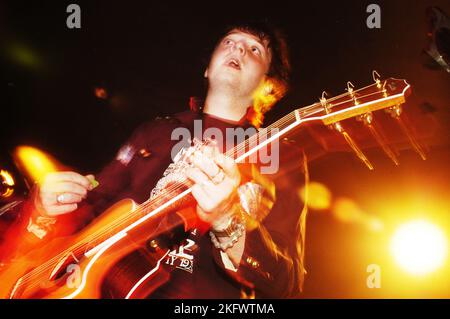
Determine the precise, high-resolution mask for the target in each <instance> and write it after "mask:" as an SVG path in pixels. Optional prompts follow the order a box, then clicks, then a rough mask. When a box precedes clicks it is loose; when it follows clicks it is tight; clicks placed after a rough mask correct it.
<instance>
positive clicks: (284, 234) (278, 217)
mask: <svg viewBox="0 0 450 319" xmlns="http://www.w3.org/2000/svg"><path fill="white" fill-rule="evenodd" d="M295 180H297V183H296V184H297V187H296V186H295V183H292V184H291V186H292V187H290V188H283V189H281V188H279V189H278V190H277V191H276V196H275V194H274V192H273V184H272V185H271V184H270V183H268V182H267V181H260V183H259V184H260V185H263V186H264V196H263V198H262V199H261V203H260V205H259V207H258V210H259V214H261V216H260V217H261V218H259V221H252V222H251V223H250V225H249V222H248V221H247V231H246V238H245V248H244V253H243V256H242V258H241V262H240V265H239V267H238V269H237V271H233V270H228V269H227V267H224V266H225V265H224V263H223V257H222V256H220V251H219V250H217V249H216V252H215V253H214V257H215V260H216V262H217V263H219V264H221V265H222V267H223V268H225V271H226V272H227V273H228V275H229V276H231V277H232V278H234V279H235V280H236V281H238V282H240V283H241V284H242V285H243V286H244V287H247V288H249V289H251V290H253V291H254V292H255V295H256V296H257V298H293V297H297V296H298V294H299V292H300V289H301V278H302V274H303V269H302V265H303V263H302V249H303V246H302V245H301V244H300V242H301V239H302V236H303V234H302V229H303V228H302V227H301V221H302V218H301V217H302V214H304V213H305V212H304V206H303V202H302V201H301V199H300V197H299V196H298V185H299V183H298V178H295ZM271 188H272V189H271ZM252 224H253V225H252ZM228 268H229V267H228Z"/></svg>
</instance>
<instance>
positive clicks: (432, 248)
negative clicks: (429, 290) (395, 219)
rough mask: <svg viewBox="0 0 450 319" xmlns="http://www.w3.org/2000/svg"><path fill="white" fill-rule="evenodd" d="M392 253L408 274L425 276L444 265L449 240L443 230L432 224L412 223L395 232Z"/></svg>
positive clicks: (423, 222) (419, 221) (418, 221)
mask: <svg viewBox="0 0 450 319" xmlns="http://www.w3.org/2000/svg"><path fill="white" fill-rule="evenodd" d="M391 253H392V255H393V256H394V258H395V260H396V262H397V263H398V264H399V265H400V267H402V268H403V269H405V270H406V271H407V272H409V273H411V274H415V275H424V274H427V273H430V272H432V271H434V270H436V269H438V268H439V267H441V266H442V264H443V263H444V261H445V258H446V256H447V238H446V237H445V235H444V233H443V232H442V231H441V229H439V228H438V227H437V226H436V225H434V224H432V223H430V222H427V221H424V220H416V221H411V222H409V223H406V224H404V225H402V226H400V228H398V229H397V231H396V232H395V234H394V236H393V238H392V241H391Z"/></svg>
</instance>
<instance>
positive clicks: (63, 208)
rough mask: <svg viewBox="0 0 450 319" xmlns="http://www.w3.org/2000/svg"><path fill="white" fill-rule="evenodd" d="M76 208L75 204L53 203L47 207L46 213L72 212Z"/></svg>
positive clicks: (52, 214)
mask: <svg viewBox="0 0 450 319" xmlns="http://www.w3.org/2000/svg"><path fill="white" fill-rule="evenodd" d="M77 208H78V205H77V204H66V205H53V206H49V207H48V208H47V215H49V216H57V215H62V214H67V213H70V212H73V211H74V210H76V209H77Z"/></svg>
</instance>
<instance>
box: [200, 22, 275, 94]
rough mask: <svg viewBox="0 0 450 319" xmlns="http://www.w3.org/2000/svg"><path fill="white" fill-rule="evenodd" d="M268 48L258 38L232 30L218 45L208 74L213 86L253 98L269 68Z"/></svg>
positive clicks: (269, 54) (269, 56) (269, 55)
mask: <svg viewBox="0 0 450 319" xmlns="http://www.w3.org/2000/svg"><path fill="white" fill-rule="evenodd" d="M267 45H268V42H267V41H265V40H264V41H261V40H260V39H259V38H258V37H257V36H254V35H252V34H249V33H246V32H242V31H239V30H232V31H231V32H230V33H228V34H227V35H226V36H225V37H224V38H223V39H222V40H221V41H220V43H219V44H218V45H217V46H216V48H215V50H214V52H213V54H212V57H211V61H210V63H209V66H208V69H207V70H206V71H205V77H207V78H208V80H209V85H210V87H212V88H214V89H217V88H220V86H223V87H228V88H231V89H232V92H233V93H234V94H239V95H240V96H241V97H252V95H253V92H254V91H255V90H256V88H257V87H258V85H259V84H260V83H261V81H262V80H263V79H264V77H265V74H266V73H267V71H268V69H269V66H270V60H271V52H270V49H269V48H268V47H267Z"/></svg>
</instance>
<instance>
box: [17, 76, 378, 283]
mask: <svg viewBox="0 0 450 319" xmlns="http://www.w3.org/2000/svg"><path fill="white" fill-rule="evenodd" d="M374 85H376V84H372V85H369V86H366V87H364V88H361V89H358V90H354V91H353V92H354V93H355V92H358V91H361V90H364V89H367V88H369V87H371V86H374ZM378 93H381V91H377V92H374V93H371V94H366V95H363V96H359V97H358V98H360V99H361V98H364V97H367V96H369V95H373V94H378ZM349 94H350V93H348V92H347V93H343V94H341V95H339V96H336V97H334V98H330V99H327V101H335V100H337V99H339V98H342V97H345V96H347V95H349ZM352 101H353V99H351V100H346V101H343V102H340V103H338V104H334V105H330V106H329V107H330V108H333V107H337V106H339V105H341V104H345V103H348V102H352ZM318 107H319V108H320V109H318ZM308 110H314V112H312V113H311V114H314V113H317V112H320V111H323V107H322V104H320V103H314V104H312V105H310V106H306V107H303V108H300V109H296V110H294V111H292V112H290V113H288V114H287V115H286V116H284V117H282V118H281V119H279V120H278V121H276V122H274V123H273V124H271V125H269V126H268V127H266V128H264V130H266V131H268V130H271V129H274V128H278V129H280V127H282V126H283V125H286V124H288V125H291V124H292V122H291V120H292V119H295V118H296V117H295V112H296V111H299V112H302V113H306V112H305V111H308ZM309 115H310V114H309V113H306V114H304V115H303V116H309ZM279 122H280V123H279ZM275 126H278V127H275ZM284 128H285V127H284ZM282 129H283V128H281V130H282ZM258 138H260V132H258V133H257V134H254V135H252V136H251V137H249V138H248V139H246V140H245V141H243V142H242V143H240V144H238V145H237V146H236V147H235V148H232V149H230V150H229V151H228V152H226V153H225V154H226V155H231V154H233V155H236V154H238V153H239V152H242V150H245V149H246V148H247V147H248V146H249V144H250V145H251V143H252V142H257V141H250V140H251V139H254V140H257V139H258ZM230 153H231V154H230ZM186 180H187V179H186V178H184V179H183V180H181V181H180V182H181V183H184V182H185V181H186ZM182 187H185V186H184V185H179V184H178V183H177V184H176V185H172V187H168V188H167V193H165V196H170V195H172V194H171V193H172V192H173V191H177V190H179V189H181V188H182ZM165 191H166V189H165ZM152 205H154V203H152V202H151V201H149V200H147V201H146V202H144V203H142V204H141V205H139V206H138V208H137V209H136V210H134V211H133V214H131V215H129V216H128V215H126V217H125V218H123V219H119V220H118V221H117V222H116V223H115V225H114V224H111V225H108V226H107V227H104V228H103V229H101V230H99V231H97V232H96V233H93V234H91V235H90V236H88V237H87V238H85V240H84V241H83V242H82V243H81V244H79V245H78V246H77V245H74V246H71V247H69V248H68V249H66V250H65V251H63V252H62V253H60V254H58V255H57V256H55V257H54V258H52V259H55V261H56V262H59V261H60V260H61V258H64V257H65V256H66V255H67V254H68V253H70V252H73V251H76V250H80V249H85V247H83V246H85V245H88V244H89V243H92V241H95V240H97V239H99V238H101V237H104V235H105V234H106V233H108V232H111V231H113V230H114V228H116V227H118V226H122V225H124V224H125V223H127V222H128V221H130V220H131V219H134V218H136V217H138V215H139V214H141V213H142V212H144V213H145V211H146V209H147V208H149V207H150V206H152ZM106 228H107V229H106ZM90 237H93V238H90ZM100 244H101V243H100ZM52 259H50V260H49V261H48V262H49V264H48V265H46V264H47V262H46V263H44V264H42V265H41V266H40V267H42V266H44V265H46V266H45V267H44V268H43V269H42V268H41V269H39V268H40V267H36V268H35V269H34V271H37V273H34V274H31V273H32V272H33V271H32V272H30V273H28V276H27V275H25V276H23V277H22V278H23V280H22V284H24V283H25V282H27V281H29V279H30V278H27V277H33V276H39V275H40V274H42V273H43V272H45V271H47V270H48V269H49V268H51V267H54V266H55V265H52V262H50V261H52Z"/></svg>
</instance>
